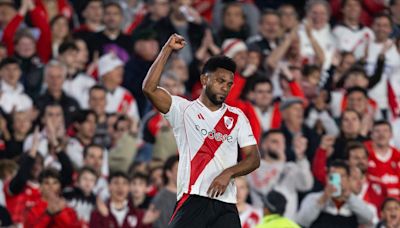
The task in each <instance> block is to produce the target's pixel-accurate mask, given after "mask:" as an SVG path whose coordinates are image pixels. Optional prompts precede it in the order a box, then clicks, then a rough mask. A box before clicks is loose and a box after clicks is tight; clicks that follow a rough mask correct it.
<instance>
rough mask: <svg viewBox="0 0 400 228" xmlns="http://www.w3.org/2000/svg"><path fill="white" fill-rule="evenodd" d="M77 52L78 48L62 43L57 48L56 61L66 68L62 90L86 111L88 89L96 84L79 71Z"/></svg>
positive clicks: (72, 43)
mask: <svg viewBox="0 0 400 228" xmlns="http://www.w3.org/2000/svg"><path fill="white" fill-rule="evenodd" d="M78 51H79V49H78V46H77V45H76V44H75V43H74V42H69V41H67V42H64V43H62V44H61V45H60V47H59V48H58V59H59V60H60V62H62V63H63V64H64V65H65V66H66V67H67V77H66V78H65V81H64V83H63V87H62V88H63V90H64V91H65V93H66V94H67V95H68V96H70V97H73V98H74V99H75V100H76V101H78V103H79V106H80V107H81V108H82V109H87V108H88V106H89V105H88V100H89V89H90V88H91V87H92V86H94V85H95V84H96V81H95V80H94V79H93V78H91V77H90V76H88V75H86V74H85V73H83V72H80V71H79V69H78Z"/></svg>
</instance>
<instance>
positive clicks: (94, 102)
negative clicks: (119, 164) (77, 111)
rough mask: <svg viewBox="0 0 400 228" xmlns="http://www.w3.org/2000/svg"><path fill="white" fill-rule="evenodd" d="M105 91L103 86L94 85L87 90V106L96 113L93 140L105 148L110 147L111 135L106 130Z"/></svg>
mask: <svg viewBox="0 0 400 228" xmlns="http://www.w3.org/2000/svg"><path fill="white" fill-rule="evenodd" d="M106 95H107V91H106V89H105V88H104V87H103V86H100V85H95V86H93V87H92V88H90V90H89V108H90V110H92V111H94V112H95V113H96V121H97V122H96V132H95V135H94V138H93V142H94V143H96V144H98V145H102V146H104V147H105V148H110V147H111V135H110V134H109V132H108V122H107V120H108V117H109V115H108V114H107V113H106V105H107V98H106Z"/></svg>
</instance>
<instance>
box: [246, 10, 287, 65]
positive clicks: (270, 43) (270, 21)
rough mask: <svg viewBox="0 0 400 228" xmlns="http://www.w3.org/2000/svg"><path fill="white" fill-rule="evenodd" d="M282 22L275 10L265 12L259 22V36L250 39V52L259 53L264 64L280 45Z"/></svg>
mask: <svg viewBox="0 0 400 228" xmlns="http://www.w3.org/2000/svg"><path fill="white" fill-rule="evenodd" d="M281 29H282V28H281V20H280V18H279V14H278V13H277V12H276V11H273V10H265V11H264V12H263V13H262V15H261V18H260V22H259V34H257V35H255V36H252V37H250V38H249V39H248V41H247V43H248V45H249V49H250V50H254V51H257V52H259V53H260V54H261V56H262V60H261V61H262V62H264V61H265V60H266V58H267V57H268V56H269V55H270V54H271V52H272V51H273V50H274V49H275V48H276V47H277V46H278V45H279V43H280V38H281V35H282V34H281Z"/></svg>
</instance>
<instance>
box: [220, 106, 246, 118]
mask: <svg viewBox="0 0 400 228" xmlns="http://www.w3.org/2000/svg"><path fill="white" fill-rule="evenodd" d="M225 105H226V106H227V109H228V111H230V112H232V113H235V114H237V115H239V117H246V115H245V114H244V112H243V111H242V110H241V109H240V108H237V107H233V106H230V105H227V104H225Z"/></svg>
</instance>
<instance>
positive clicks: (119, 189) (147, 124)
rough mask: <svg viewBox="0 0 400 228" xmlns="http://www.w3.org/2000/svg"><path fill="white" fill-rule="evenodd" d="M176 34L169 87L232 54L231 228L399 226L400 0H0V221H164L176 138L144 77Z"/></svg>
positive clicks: (172, 186) (193, 82)
mask: <svg viewBox="0 0 400 228" xmlns="http://www.w3.org/2000/svg"><path fill="white" fill-rule="evenodd" d="M173 33H177V34H180V35H181V36H183V37H184V38H185V40H186V43H187V45H186V47H185V48H184V49H182V50H181V51H180V52H176V53H174V54H173V56H172V57H171V59H170V60H169V61H168V64H167V65H166V67H165V72H164V73H163V76H162V79H161V84H160V86H162V87H164V88H165V89H166V90H167V91H168V92H169V93H171V94H172V95H178V96H182V97H185V98H187V99H190V100H194V99H197V97H198V96H199V93H200V91H201V89H202V86H201V84H200V82H199V77H200V72H201V68H202V66H203V65H204V63H205V62H206V61H207V60H208V59H209V58H210V57H211V56H214V55H221V54H222V55H226V56H228V57H230V58H232V59H233V60H234V61H235V63H236V65H237V72H236V74H235V76H234V86H233V87H232V89H231V92H230V94H229V96H228V97H227V98H226V103H227V104H228V105H231V106H235V107H238V108H240V109H241V110H242V111H243V113H244V114H245V115H246V116H247V118H248V120H249V122H250V124H251V126H252V129H253V133H254V136H256V139H257V140H258V141H257V142H258V146H259V150H260V153H261V157H262V162H261V165H260V168H259V169H257V170H256V171H254V172H253V173H251V174H249V175H247V176H245V177H240V178H236V180H235V183H236V185H237V193H238V194H237V209H238V212H239V214H240V219H241V223H242V227H243V228H252V227H256V226H257V227H259V228H270V227H274V228H275V227H276V228H279V227H313V228H317V227H324V228H329V227H341V228H346V227H352V228H357V227H360V228H361V227H363V228H364V227H378V228H384V227H385V228H399V227H400V0H390V1H389V0H387V1H384V0H364V1H360V0H330V1H324V0H309V1H302V0H298V1H295V0H268V1H266V0H118V1H112V0H103V1H102V0H15V1H13V0H0V114H1V115H0V179H1V181H0V189H1V190H0V205H1V206H0V226H1V227H8V226H15V227H123V228H127V227H138V228H142V227H155V228H165V227H167V224H168V222H169V220H170V218H171V215H172V213H173V210H174V207H175V204H176V189H177V167H178V165H177V164H178V162H179V157H178V151H177V144H176V142H175V138H174V133H173V131H172V129H171V127H170V125H169V123H168V122H167V121H166V120H165V119H164V118H163V116H162V115H161V114H160V113H159V112H157V110H155V109H154V108H153V107H151V105H150V102H149V101H148V100H147V99H146V97H145V96H144V94H143V92H142V82H143V80H144V78H145V76H146V73H147V71H148V69H149V68H150V66H151V64H152V62H153V61H154V60H155V58H156V57H157V55H158V53H159V51H160V49H161V48H162V47H163V45H164V43H165V42H166V41H167V40H168V38H169V36H170V35H171V34H173ZM198 118H200V119H201V118H204V117H203V116H202V115H201V113H200V114H199V116H198ZM199 133H200V134H202V132H200V131H199ZM206 135H207V136H205V137H217V136H215V135H213V133H212V132H209V133H207V134H206ZM177 143H179V142H177ZM182 153H186V152H182ZM240 159H241V158H240V157H239V158H238V160H240ZM337 176H339V177H337ZM334 177H336V181H335V178H334ZM337 178H339V180H340V181H339V182H337ZM296 224H297V225H296ZM226 227H229V225H227V226H226Z"/></svg>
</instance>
